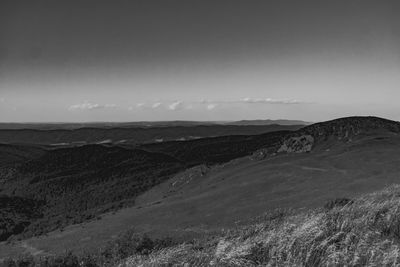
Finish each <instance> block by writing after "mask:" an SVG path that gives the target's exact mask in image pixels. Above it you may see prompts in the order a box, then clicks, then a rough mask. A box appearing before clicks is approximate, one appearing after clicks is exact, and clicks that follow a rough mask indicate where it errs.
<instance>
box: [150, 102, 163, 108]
mask: <svg viewBox="0 0 400 267" xmlns="http://www.w3.org/2000/svg"><path fill="white" fill-rule="evenodd" d="M161 105H162V103H161V102H156V103H154V104H153V105H151V107H152V108H159V107H161Z"/></svg>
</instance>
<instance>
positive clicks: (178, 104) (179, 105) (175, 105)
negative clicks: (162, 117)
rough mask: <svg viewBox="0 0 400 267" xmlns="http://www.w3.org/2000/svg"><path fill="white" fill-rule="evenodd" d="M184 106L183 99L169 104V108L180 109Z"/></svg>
mask: <svg viewBox="0 0 400 267" xmlns="http://www.w3.org/2000/svg"><path fill="white" fill-rule="evenodd" d="M182 108H183V102H182V101H175V102H173V103H172V104H170V105H168V109H169V110H179V109H182Z"/></svg>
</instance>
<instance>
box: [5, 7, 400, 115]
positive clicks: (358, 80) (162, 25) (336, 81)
mask: <svg viewBox="0 0 400 267" xmlns="http://www.w3.org/2000/svg"><path fill="white" fill-rule="evenodd" d="M399 85H400V1H398V0H393V1H389V0H375V1H370V0H331V1H329V0H315V1H308V0H301V1H300V0H292V1H288V0H268V1H267V0H262V1H258V0H252V1H245V0H241V1H237V0H201V1H200V0H198V1H193V0H179V1H177V0H168V1H165V0H159V1H154V0H108V1H104V0H57V1H54V0H46V1H45V0H35V1H32V0H25V1H22V0H1V1H0V121H1V122H87V121H143V120H157V121H160V120H201V121H206V120H241V119H300V120H305V121H323V120H328V119H334V118H337V117H344V116H351V115H374V116H380V117H385V118H389V119H393V120H400V108H399V105H398V102H399V99H400V88H399Z"/></svg>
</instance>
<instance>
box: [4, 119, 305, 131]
mask: <svg viewBox="0 0 400 267" xmlns="http://www.w3.org/2000/svg"><path fill="white" fill-rule="evenodd" d="M274 124H277V125H308V124H310V123H309V122H305V121H300V120H241V121H137V122H87V123H0V130H5V129H7V130H20V129H34V130H72V129H79V128H132V127H144V128H148V127H174V126H199V125H274Z"/></svg>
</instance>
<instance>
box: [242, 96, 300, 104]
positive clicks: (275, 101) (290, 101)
mask: <svg viewBox="0 0 400 267" xmlns="http://www.w3.org/2000/svg"><path fill="white" fill-rule="evenodd" d="M238 102H241V103H249V104H259V103H261V104H284V105H287V104H301V103H304V102H302V101H299V100H296V99H272V98H249V97H246V98H243V99H241V100H240V101H238Z"/></svg>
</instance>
